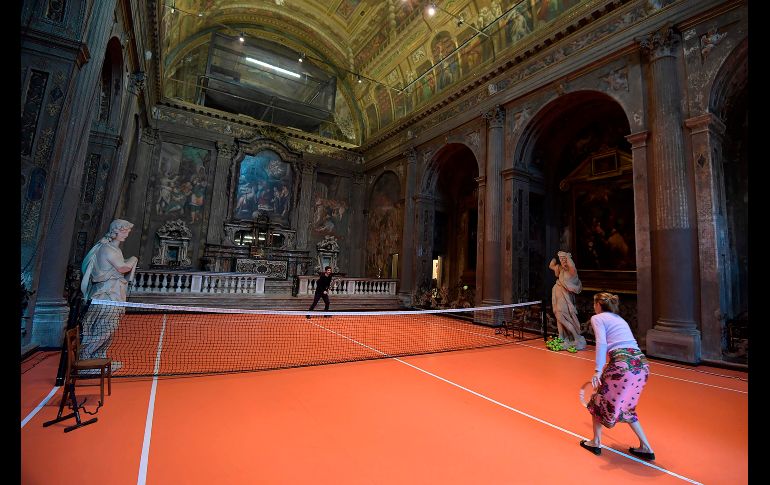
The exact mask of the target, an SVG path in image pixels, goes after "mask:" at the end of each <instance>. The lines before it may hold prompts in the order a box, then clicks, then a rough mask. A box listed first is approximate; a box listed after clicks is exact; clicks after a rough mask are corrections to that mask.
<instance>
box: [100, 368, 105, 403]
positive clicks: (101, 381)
mask: <svg viewBox="0 0 770 485" xmlns="http://www.w3.org/2000/svg"><path fill="white" fill-rule="evenodd" d="M99 395H100V396H101V399H100V400H99V404H104V367H102V368H101V369H100V370H99Z"/></svg>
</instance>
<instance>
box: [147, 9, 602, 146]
mask: <svg viewBox="0 0 770 485" xmlns="http://www.w3.org/2000/svg"><path fill="white" fill-rule="evenodd" d="M590 3H596V1H595V0H594V1H591V0H582V1H581V0H445V1H439V0H436V1H435V2H434V1H430V0H243V1H232V0H229V1H228V0H158V3H157V4H156V6H157V9H158V11H157V14H158V18H159V23H158V29H159V32H158V39H159V44H160V45H159V49H160V60H161V62H160V79H161V90H162V93H163V96H164V97H166V98H169V99H180V100H182V101H186V102H192V103H197V102H199V100H200V98H201V96H200V92H201V90H202V89H205V88H206V87H205V86H204V85H203V84H204V83H203V82H202V81H201V79H202V77H205V75H206V73H207V65H208V64H207V63H210V61H209V59H210V54H209V50H210V46H211V43H212V38H213V37H214V34H215V33H219V34H223V35H225V36H230V37H232V38H237V36H238V35H240V34H243V35H245V37H246V43H248V42H250V41H251V40H254V41H257V40H259V41H260V42H270V43H273V44H275V45H280V46H283V47H285V48H286V49H287V52H289V51H290V52H293V53H296V54H293V56H294V57H295V58H296V59H297V60H296V62H297V63H299V60H298V58H299V57H302V56H304V58H303V60H304V61H305V62H304V64H306V65H307V64H308V63H312V64H313V65H314V66H316V67H318V68H320V69H322V70H324V71H325V72H326V73H328V75H330V76H333V77H334V78H336V102H335V103H334V108H333V112H331V113H330V114H329V117H328V120H325V121H324V122H322V123H320V124H319V125H318V128H315V127H314V128H313V130H314V132H315V134H317V135H320V136H324V137H329V138H333V139H337V140H340V141H344V142H346V143H353V144H356V145H361V144H363V143H364V141H365V140H366V139H368V138H370V137H372V136H373V135H375V134H376V133H378V132H382V131H383V130H384V129H386V128H388V127H392V126H394V125H395V124H396V123H398V122H399V120H402V119H404V118H405V117H407V116H409V115H411V114H415V113H418V112H419V111H420V110H421V108H423V107H426V106H428V105H430V104H432V103H434V102H435V101H436V100H438V99H440V97H441V96H442V95H446V94H448V93H449V91H450V90H451V87H452V86H455V85H456V84H458V83H460V82H462V81H467V80H469V79H471V78H473V77H475V76H477V75H479V73H482V72H484V71H485V69H488V68H490V67H491V66H492V65H494V64H496V63H498V62H499V61H500V59H502V58H504V57H509V56H510V55H511V54H512V53H514V52H516V51H518V50H520V49H521V48H522V47H523V46H525V45H527V44H530V43H531V42H532V41H534V39H535V37H537V36H538V34H539V33H540V32H544V31H546V30H548V29H547V27H548V26H549V25H550V24H552V23H553V22H554V21H555V20H556V19H557V18H558V17H560V16H563V15H565V14H568V13H569V12H570V11H572V10H575V9H576V8H577V7H578V5H580V4H590ZM430 7H433V8H434V12H433V14H431V13H429V11H428V10H429V8H430ZM359 80H360V81H361V82H359Z"/></svg>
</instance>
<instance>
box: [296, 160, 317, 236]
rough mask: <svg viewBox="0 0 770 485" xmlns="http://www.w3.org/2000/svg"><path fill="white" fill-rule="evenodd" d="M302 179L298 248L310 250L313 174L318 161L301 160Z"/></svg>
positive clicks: (298, 219) (298, 220)
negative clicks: (308, 244)
mask: <svg viewBox="0 0 770 485" xmlns="http://www.w3.org/2000/svg"><path fill="white" fill-rule="evenodd" d="M299 167H300V171H301V172H302V180H301V182H300V189H299V207H298V208H297V210H298V211H299V212H298V215H299V216H298V218H297V249H301V250H309V249H310V248H308V246H307V242H308V235H309V234H308V233H309V231H310V215H311V213H312V210H311V209H312V203H313V199H312V198H313V176H314V175H315V168H316V163H315V162H313V161H310V160H302V161H300V162H299Z"/></svg>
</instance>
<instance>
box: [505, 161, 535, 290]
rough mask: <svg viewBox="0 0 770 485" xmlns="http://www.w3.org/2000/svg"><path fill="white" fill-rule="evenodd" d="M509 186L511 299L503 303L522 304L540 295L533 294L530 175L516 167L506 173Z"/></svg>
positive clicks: (508, 276) (507, 245) (507, 260)
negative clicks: (530, 290) (531, 282)
mask: <svg viewBox="0 0 770 485" xmlns="http://www.w3.org/2000/svg"><path fill="white" fill-rule="evenodd" d="M503 175H504V177H505V179H506V185H509V186H510V188H509V189H507V190H506V195H505V206H506V218H505V219H506V225H507V226H508V227H510V236H509V239H507V240H506V241H505V248H504V249H505V252H506V256H507V257H506V258H505V260H504V261H505V264H506V265H508V266H510V268H503V273H504V274H505V275H506V277H505V279H506V280H507V282H508V285H507V286H508V287H509V288H510V291H511V294H510V295H503V303H521V302H525V301H529V300H538V299H540V295H530V294H529V286H530V281H529V174H528V173H526V172H525V171H523V170H522V169H520V168H518V167H516V168H513V169H510V170H506V171H505V172H504V173H503Z"/></svg>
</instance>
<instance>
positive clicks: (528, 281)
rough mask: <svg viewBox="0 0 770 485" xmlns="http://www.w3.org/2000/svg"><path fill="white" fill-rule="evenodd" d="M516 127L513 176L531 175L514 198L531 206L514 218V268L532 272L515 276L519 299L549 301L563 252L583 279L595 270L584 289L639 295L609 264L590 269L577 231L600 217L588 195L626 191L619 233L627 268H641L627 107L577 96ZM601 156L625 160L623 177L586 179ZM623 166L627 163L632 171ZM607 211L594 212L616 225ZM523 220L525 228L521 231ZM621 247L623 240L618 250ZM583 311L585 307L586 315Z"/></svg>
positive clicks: (600, 97)
mask: <svg viewBox="0 0 770 485" xmlns="http://www.w3.org/2000/svg"><path fill="white" fill-rule="evenodd" d="M515 122H516V124H517V125H520V126H517V128H518V130H519V135H518V137H516V138H514V140H513V150H512V151H511V153H512V154H513V169H514V172H517V173H521V172H523V173H528V174H529V177H528V180H527V181H526V182H525V183H522V182H515V184H516V187H515V190H514V192H515V193H514V194H513V195H514V197H517V194H519V192H520V191H521V193H520V195H521V200H520V201H519V202H518V203H520V204H525V205H524V210H523V211H520V210H518V209H517V208H516V207H515V205H516V204H514V207H513V214H511V218H512V222H511V223H512V225H513V227H514V228H516V227H522V229H521V230H519V231H518V233H517V232H516V229H514V230H513V234H514V235H513V237H514V239H516V238H517V237H518V238H519V241H521V242H520V243H519V244H520V245H521V247H515V248H514V250H513V252H514V254H513V255H512V257H514V260H517V259H518V258H521V261H527V263H526V265H527V267H526V268H523V269H522V270H521V272H523V273H524V274H525V275H527V276H525V277H524V280H522V279H521V278H519V277H517V276H516V275H511V276H512V277H513V278H514V283H513V289H514V293H518V294H526V295H544V294H549V293H550V286H549V285H550V284H552V281H551V279H550V278H547V277H546V276H547V275H548V274H549V271H548V262H549V261H550V259H551V258H552V257H553V256H554V255H555V254H556V252H557V251H558V250H568V251H570V252H572V253H573V259H574V260H575V264H576V265H577V267H578V271H579V272H580V270H581V269H589V268H590V269H591V271H586V272H585V278H584V275H583V274H581V275H580V276H581V279H584V280H585V281H584V286H586V287H592V286H596V287H605V288H606V289H607V290H616V291H617V290H624V291H628V292H629V293H630V294H633V293H635V290H634V289H635V288H636V276H635V273H634V272H633V271H631V270H630V271H628V273H629V274H627V275H626V277H627V279H628V280H629V281H623V282H622V284H620V283H618V284H617V286H613V285H615V283H614V282H613V281H611V278H610V276H611V275H610V274H609V272H608V271H609V270H610V268H606V267H605V266H608V265H609V264H610V263H608V262H607V261H608V260H609V259H610V258H609V257H607V258H605V259H604V260H602V261H600V260H599V258H592V259H591V260H590V262H589V263H588V264H587V261H586V260H587V259H588V254H590V250H591V249H592V248H593V242H592V244H590V245H589V243H588V241H589V239H588V238H587V237H586V238H581V235H579V234H577V231H578V230H580V229H584V227H583V226H585V225H586V222H585V221H586V220H589V221H590V219H591V216H592V214H593V213H592V214H588V213H587V212H585V211H584V209H585V208H586V206H585V204H582V203H579V200H582V199H581V197H586V195H585V194H590V190H588V189H589V188H590V187H593V186H596V187H597V188H602V189H604V190H605V192H606V193H609V194H617V193H619V192H618V190H616V189H622V198H623V201H624V205H623V217H622V219H620V221H621V222H620V223H618V226H613V228H614V229H615V230H616V231H619V229H618V227H619V226H622V231H623V242H624V243H625V245H624V246H623V247H624V248H626V247H628V249H627V250H625V251H624V253H623V254H625V255H626V256H625V258H624V264H627V265H629V266H633V268H635V266H636V252H635V244H632V243H635V241H636V240H638V236H637V234H636V228H637V227H638V224H637V223H636V213H635V211H634V192H633V177H632V173H631V166H632V165H631V163H630V156H631V145H630V143H629V142H628V140H627V139H626V136H628V135H629V134H630V131H631V122H630V116H629V113H628V111H627V109H626V108H625V107H624V105H623V103H622V102H621V100H620V99H618V98H616V97H614V96H611V95H609V94H607V93H604V92H600V91H594V90H579V91H574V92H571V93H568V94H564V95H562V96H559V97H556V98H554V99H552V100H550V101H549V102H547V103H545V104H544V105H542V106H541V107H540V108H539V109H537V111H536V112H534V113H533V114H532V116H531V117H529V118H527V119H522V118H521V117H519V118H518V119H516V120H515ZM602 152H608V153H609V152H614V154H615V155H617V156H618V158H617V159H616V160H618V162H617V163H618V165H617V170H616V174H615V175H612V176H611V177H610V176H607V177H606V178H604V179H602V178H600V177H594V178H592V177H590V176H586V175H585V173H586V172H585V171H586V167H590V166H591V164H592V163H593V162H592V161H591V160H592V158H593V157H595V156H597V154H600V153H602ZM618 152H620V153H621V155H618ZM622 160H625V164H623V162H622ZM622 167H625V168H622ZM621 168H622V170H621ZM588 170H590V168H589V169H588ZM576 178H577V179H578V180H580V185H578V184H573V185H572V186H570V185H569V184H567V185H565V181H569V180H575V179H576ZM611 184H612V185H611ZM604 185H607V187H605V186H604ZM613 196H615V195H613ZM604 207H605V208H602V207H598V208H593V207H591V209H590V210H591V211H598V212H601V214H602V217H606V218H609V219H611V221H612V223H613V224H614V223H616V221H617V220H618V219H616V217H618V216H617V215H616V212H615V207H616V206H615V205H613V204H605V206H604ZM521 212H523V213H521ZM520 219H521V220H524V221H526V222H525V223H524V224H521V221H520ZM579 222H580V223H581V224H579ZM525 228H526V229H525ZM609 232H610V231H609V230H608V231H607V233H609ZM580 234H582V232H581V233H580ZM613 234H614V233H613ZM607 239H608V238H607ZM618 239H619V238H618V237H617V236H616V237H615V239H613V243H615V242H617V240H618ZM626 241H628V242H627V243H626ZM586 245H588V246H590V247H588V248H587V247H586ZM517 251H518V254H517V253H516V252H517ZM581 253H583V255H584V257H583V261H581V259H580V258H579V255H580V254H581ZM626 260H627V261H626ZM624 274H625V273H624ZM592 278H593V281H592ZM585 298H587V297H585ZM626 300H628V299H626ZM580 304H581V302H580V301H578V307H579V309H580ZM582 304H583V305H584V307H586V306H587V309H586V310H585V311H586V312H590V302H588V301H585V302H582ZM629 323H632V322H629Z"/></svg>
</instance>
